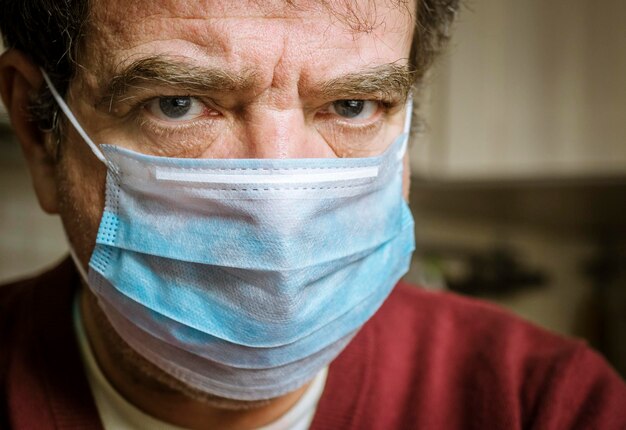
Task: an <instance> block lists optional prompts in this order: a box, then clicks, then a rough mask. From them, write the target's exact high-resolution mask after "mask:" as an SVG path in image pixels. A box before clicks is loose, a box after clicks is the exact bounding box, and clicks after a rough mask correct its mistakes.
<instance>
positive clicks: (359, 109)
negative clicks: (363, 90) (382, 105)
mask: <svg viewBox="0 0 626 430" xmlns="http://www.w3.org/2000/svg"><path fill="white" fill-rule="evenodd" d="M377 110H378V103H376V102H374V101H371V100H337V101H335V102H333V103H331V104H330V106H329V108H328V112H329V113H332V114H335V115H339V116H340V117H342V118H345V119H356V120H367V119H369V118H371V117H372V116H373V115H374V114H375V113H376V112H377Z"/></svg>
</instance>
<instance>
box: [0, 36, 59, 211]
mask: <svg viewBox="0 0 626 430" xmlns="http://www.w3.org/2000/svg"><path fill="white" fill-rule="evenodd" d="M43 82H44V81H43V76H42V75H41V71H40V70H39V68H38V67H37V65H36V64H35V63H33V62H32V60H31V59H30V58H29V57H28V56H27V55H26V54H24V53H23V52H20V51H18V50H16V49H8V50H7V51H6V52H4V53H3V54H2V55H1V56H0V95H1V96H2V100H3V102H4V105H5V106H6V108H7V111H8V112H9V118H10V120H11V124H12V126H13V131H14V133H15V135H16V137H17V140H18V141H19V143H20V145H21V147H22V152H23V153H24V157H25V158H26V163H27V165H28V169H29V170H30V175H31V179H32V181H33V186H34V188H35V193H36V194H37V199H38V200H39V205H40V206H41V208H42V209H43V210H44V211H45V212H48V213H57V212H58V211H57V202H58V200H57V184H56V173H55V172H56V169H55V165H56V163H55V159H54V157H53V156H52V154H50V153H49V151H48V149H47V148H48V146H47V145H45V139H51V138H52V136H51V133H44V132H42V131H41V130H39V129H38V127H37V124H35V123H34V122H33V121H31V119H30V115H29V111H28V106H29V104H30V100H31V96H32V95H33V94H35V93H36V92H37V91H38V90H39V88H40V87H41V85H43Z"/></svg>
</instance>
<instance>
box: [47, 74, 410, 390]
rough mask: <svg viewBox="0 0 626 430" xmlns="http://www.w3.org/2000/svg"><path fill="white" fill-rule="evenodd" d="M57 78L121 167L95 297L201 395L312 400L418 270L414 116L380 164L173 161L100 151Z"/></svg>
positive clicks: (372, 160)
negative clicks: (411, 149)
mask: <svg viewBox="0 0 626 430" xmlns="http://www.w3.org/2000/svg"><path fill="white" fill-rule="evenodd" d="M44 77H45V79H46V82H47V83H48V86H49V87H50V89H51V91H52V93H53V95H54V97H55V99H56V100H57V102H58V104H59V106H60V107H61V109H62V110H63V111H64V113H65V114H66V116H67V117H68V119H69V120H70V121H71V122H72V124H73V125H74V127H75V128H76V130H77V131H78V132H79V133H80V134H81V136H82V137H83V139H84V140H85V141H86V142H87V144H88V145H89V146H90V148H91V149H92V151H93V152H94V154H95V155H96V156H97V157H98V158H99V159H100V160H101V161H103V162H104V163H105V164H106V165H107V169H108V172H107V179H106V200H105V208H104V212H103V214H102V219H101V222H100V227H99V231H98V235H97V239H96V246H95V249H94V251H93V254H92V256H91V259H90V262H89V273H88V274H85V275H84V276H85V277H86V278H87V283H88V285H89V288H90V289H91V291H93V293H94V294H95V295H96V297H98V299H99V304H100V306H101V308H102V309H103V311H104V313H105V314H106V315H107V317H108V319H109V321H110V322H111V324H112V326H113V327H114V328H115V330H116V331H117V332H118V333H119V335H120V336H121V337H122V338H123V339H124V340H125V341H126V342H127V343H128V344H129V345H130V346H131V347H132V348H133V349H135V350H136V351H137V352H139V354H141V355H142V356H144V357H145V358H146V359H147V360H149V361H150V362H152V363H153V364H155V365H156V366H157V367H159V368H161V369H162V370H163V371H165V372H167V373H169V374H171V375H173V376H174V377H176V378H178V379H180V380H182V381H184V382H186V383H187V384H189V385H190V386H192V387H194V388H196V389H200V390H203V391H205V392H209V393H212V394H215V395H219V396H223V397H227V398H232V399H240V400H260V399H267V398H272V397H277V396H280V395H282V394H285V393H287V392H290V391H293V390H295V389H297V388H298V387H300V386H302V385H303V384H305V383H306V382H308V381H310V380H311V379H312V378H313V377H314V376H315V374H316V373H317V372H319V371H320V370H321V369H322V368H323V367H325V366H327V365H328V363H330V362H331V361H332V360H333V359H334V358H335V357H336V356H337V355H338V354H339V353H340V352H341V351H342V350H343V348H344V347H345V346H346V345H347V344H348V342H349V341H350V340H351V339H352V337H353V336H354V335H355V333H356V332H357V331H358V329H359V328H360V327H361V326H362V325H363V324H364V323H365V322H366V321H367V320H368V319H369V318H370V317H371V316H372V315H373V314H374V313H375V312H376V310H377V309H378V308H379V307H380V306H381V304H382V303H383V301H384V300H385V299H386V297H387V296H388V295H389V293H390V292H391V290H392V288H393V286H394V285H395V283H396V282H397V281H398V280H399V278H400V277H401V276H402V275H403V274H404V273H406V271H407V270H408V266H409V262H410V259H411V253H412V251H413V249H414V239H413V220H412V217H411V214H410V211H409V209H408V207H407V205H406V203H405V201H404V199H403V197H402V158H403V155H404V153H405V150H406V143H407V138H408V126H409V123H410V121H409V117H410V105H409V108H408V109H407V111H408V112H407V119H406V121H405V130H404V133H403V134H402V135H401V136H399V137H398V138H397V139H396V140H395V141H394V142H393V143H392V144H391V145H390V147H389V148H388V149H387V150H386V151H385V152H384V153H383V154H382V155H379V156H376V157H369V158H348V159H227V160H225V159H180V158H165V157H156V156H149V155H144V154H139V153H136V152H133V151H130V150H128V149H124V148H120V147H117V146H114V145H106V144H104V145H100V146H97V145H95V143H93V142H92V141H91V139H90V138H89V136H88V135H87V134H86V133H85V132H84V130H83V129H82V127H81V126H80V124H79V123H78V121H77V120H76V118H75V117H74V116H73V114H72V113H71V112H70V110H69V108H68V107H67V105H66V104H65V102H64V101H63V99H62V98H61V97H60V96H59V95H58V93H57V92H56V90H54V87H53V86H52V84H51V82H50V81H49V79H48V77H47V76H46V75H45V73H44ZM78 266H79V268H80V265H78Z"/></svg>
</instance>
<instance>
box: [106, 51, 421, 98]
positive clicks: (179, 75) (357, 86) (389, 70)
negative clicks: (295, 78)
mask: <svg viewBox="0 0 626 430" xmlns="http://www.w3.org/2000/svg"><path fill="white" fill-rule="evenodd" d="M256 78H257V75H256V73H255V72H254V71H253V70H251V69H248V70H243V71H242V72H239V73H237V74H234V73H231V72H229V71H226V70H224V69H222V68H217V67H215V68H212V67H204V66H202V67H200V66H195V65H191V64H189V63H186V62H184V61H179V60H175V59H170V58H167V57H162V56H150V57H145V58H141V59H139V60H136V61H134V62H132V63H131V64H129V65H128V66H125V67H124V68H123V69H122V70H120V71H119V72H117V73H116V74H115V75H114V76H113V78H112V79H111V80H110V81H109V82H108V83H107V84H106V85H105V88H104V90H103V91H102V93H101V94H102V96H101V97H100V98H99V101H98V103H97V105H102V104H106V105H109V106H111V104H112V103H113V102H114V101H123V100H125V99H127V98H132V97H133V95H132V94H130V93H132V92H133V91H141V90H146V89H148V88H150V87H153V86H165V87H175V88H178V89H180V90H181V91H185V92H189V93H207V92H236V91H243V90H246V89H249V88H251V87H252V86H253V85H254V83H255V80H256ZM414 82H415V73H414V72H413V71H412V70H410V68H409V66H408V65H401V64H397V63H389V64H383V65H379V66H375V67H372V68H369V69H366V70H364V71H359V72H356V73H348V74H345V75H342V76H339V77H337V78H332V79H330V80H327V81H324V82H321V83H319V84H318V85H314V87H315V88H312V89H310V90H308V91H303V92H301V94H303V95H306V94H313V95H315V96H318V97H321V98H324V99H326V100H342V99H351V98H352V99H358V98H364V97H376V98H380V99H381V100H385V101H395V100H398V99H400V100H405V99H406V97H407V96H408V94H409V91H410V90H411V87H412V85H413V83H414Z"/></svg>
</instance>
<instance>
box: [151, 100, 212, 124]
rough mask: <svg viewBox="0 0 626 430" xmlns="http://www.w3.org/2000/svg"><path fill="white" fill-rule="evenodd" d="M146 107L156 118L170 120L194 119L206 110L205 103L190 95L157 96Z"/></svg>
mask: <svg viewBox="0 0 626 430" xmlns="http://www.w3.org/2000/svg"><path fill="white" fill-rule="evenodd" d="M145 108H146V110H147V111H148V112H150V113H151V114H152V115H154V116H155V117H156V118H158V119H160V120H163V121H170V122H171V121H174V122H183V121H192V120H194V119H196V118H198V117H200V116H202V115H203V114H204V113H205V111H206V106H205V105H204V103H202V102H201V101H200V100H198V99H197V98H195V97H189V96H174V97H157V98H154V99H152V100H150V101H149V102H148V103H147V104H146V105H145Z"/></svg>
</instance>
